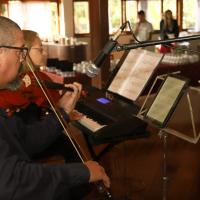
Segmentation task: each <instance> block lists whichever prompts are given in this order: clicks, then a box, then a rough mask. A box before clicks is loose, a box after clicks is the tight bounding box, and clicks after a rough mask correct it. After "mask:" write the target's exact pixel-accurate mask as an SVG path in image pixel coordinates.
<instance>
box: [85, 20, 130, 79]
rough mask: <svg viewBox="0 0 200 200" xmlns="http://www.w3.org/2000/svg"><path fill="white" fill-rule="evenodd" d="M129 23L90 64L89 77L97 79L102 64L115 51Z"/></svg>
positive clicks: (121, 28) (88, 67)
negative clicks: (118, 40) (119, 38)
mask: <svg viewBox="0 0 200 200" xmlns="http://www.w3.org/2000/svg"><path fill="white" fill-rule="evenodd" d="M126 24H127V22H125V23H124V24H122V25H121V27H120V28H119V30H118V31H117V32H116V33H115V34H114V36H113V37H112V38H111V39H110V40H109V41H108V42H107V43H106V45H105V46H104V48H103V50H102V51H101V52H100V53H99V55H98V56H97V57H96V58H95V60H94V62H93V63H90V64H89V65H88V66H87V68H86V74H87V76H89V77H91V78H93V77H95V76H96V75H97V74H98V73H99V71H100V67H101V64H102V63H103V61H104V60H105V58H106V57H107V55H109V54H110V52H111V51H112V50H113V49H114V47H115V46H116V45H117V39H118V37H119V36H120V34H121V33H122V31H123V30H124V29H125V27H126Z"/></svg>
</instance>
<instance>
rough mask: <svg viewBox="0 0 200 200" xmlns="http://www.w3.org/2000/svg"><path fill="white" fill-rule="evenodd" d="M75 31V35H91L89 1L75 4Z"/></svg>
mask: <svg viewBox="0 0 200 200" xmlns="http://www.w3.org/2000/svg"><path fill="white" fill-rule="evenodd" d="M74 29H75V34H80V33H82V34H83V33H84V34H85V33H89V32H90V24H89V5H88V2H87V1H75V2H74Z"/></svg>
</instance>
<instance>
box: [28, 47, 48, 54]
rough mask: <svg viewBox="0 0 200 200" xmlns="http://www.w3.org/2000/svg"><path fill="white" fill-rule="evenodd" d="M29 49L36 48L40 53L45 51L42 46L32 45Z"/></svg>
mask: <svg viewBox="0 0 200 200" xmlns="http://www.w3.org/2000/svg"><path fill="white" fill-rule="evenodd" d="M31 49H35V50H38V51H39V52H40V53H42V52H44V51H45V49H44V47H32V48H31Z"/></svg>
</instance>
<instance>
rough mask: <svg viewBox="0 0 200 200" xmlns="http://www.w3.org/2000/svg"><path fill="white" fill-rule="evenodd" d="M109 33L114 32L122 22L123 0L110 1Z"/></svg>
mask: <svg viewBox="0 0 200 200" xmlns="http://www.w3.org/2000/svg"><path fill="white" fill-rule="evenodd" d="M108 19H109V33H110V34H112V33H114V32H115V31H116V30H118V29H119V27H120V26H121V24H122V15H121V0H109V1H108Z"/></svg>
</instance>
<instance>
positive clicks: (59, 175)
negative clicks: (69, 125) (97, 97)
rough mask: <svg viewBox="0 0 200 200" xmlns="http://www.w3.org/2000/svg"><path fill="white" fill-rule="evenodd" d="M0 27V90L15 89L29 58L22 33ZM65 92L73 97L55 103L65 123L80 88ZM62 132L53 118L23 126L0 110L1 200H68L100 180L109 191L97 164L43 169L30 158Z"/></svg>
mask: <svg viewBox="0 0 200 200" xmlns="http://www.w3.org/2000/svg"><path fill="white" fill-rule="evenodd" d="M0 27H1V28H0V88H1V89H7V88H17V86H18V85H19V83H20V81H19V71H20V66H21V63H22V62H23V61H24V59H25V57H26V54H27V48H25V47H24V38H23V33H22V31H21V30H20V28H19V26H18V25H17V24H16V23H14V22H13V21H11V20H10V19H8V18H5V17H1V16H0ZM68 87H70V88H72V89H73V92H66V93H65V94H64V95H63V96H62V98H61V99H60V100H59V102H58V104H59V107H60V108H59V109H60V112H61V114H62V117H63V118H64V119H65V120H69V113H70V112H71V111H72V110H73V109H74V107H75V104H76V102H77V100H78V99H79V97H80V91H81V89H82V88H81V85H80V84H78V83H73V84H68ZM61 130H62V127H61V125H60V123H59V122H58V120H57V119H56V117H55V115H54V114H50V115H48V116H46V117H45V119H44V120H42V121H41V122H37V123H35V124H33V125H31V124H30V125H25V124H24V123H23V122H22V121H21V120H20V119H19V118H17V117H15V116H14V117H10V118H8V117H7V115H6V113H5V112H4V110H3V109H1V110H0V149H1V151H0V169H1V174H0V190H1V192H0V199H4V200H6V199H15V200H18V199H19V200H27V199H29V200H32V199H33V200H35V199H37V200H40V199H42V200H51V199H52V200H58V199H61V196H62V193H63V192H64V191H65V194H66V191H67V194H66V195H69V196H65V199H70V190H71V189H72V188H73V187H75V186H77V185H81V184H85V183H88V182H96V181H101V180H102V181H103V182H104V184H105V186H107V187H109V185H110V181H109V178H108V176H107V175H106V173H105V171H104V169H103V167H102V166H100V165H99V164H98V163H97V162H94V161H86V162H84V163H71V164H58V165H43V164H38V163H34V162H33V161H32V160H31V159H30V157H31V156H32V155H33V154H35V153H38V152H40V151H42V150H43V149H44V148H46V147H47V146H48V145H50V144H51V143H52V142H53V141H54V140H55V139H56V138H57V137H58V136H59V135H60V134H61Z"/></svg>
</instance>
